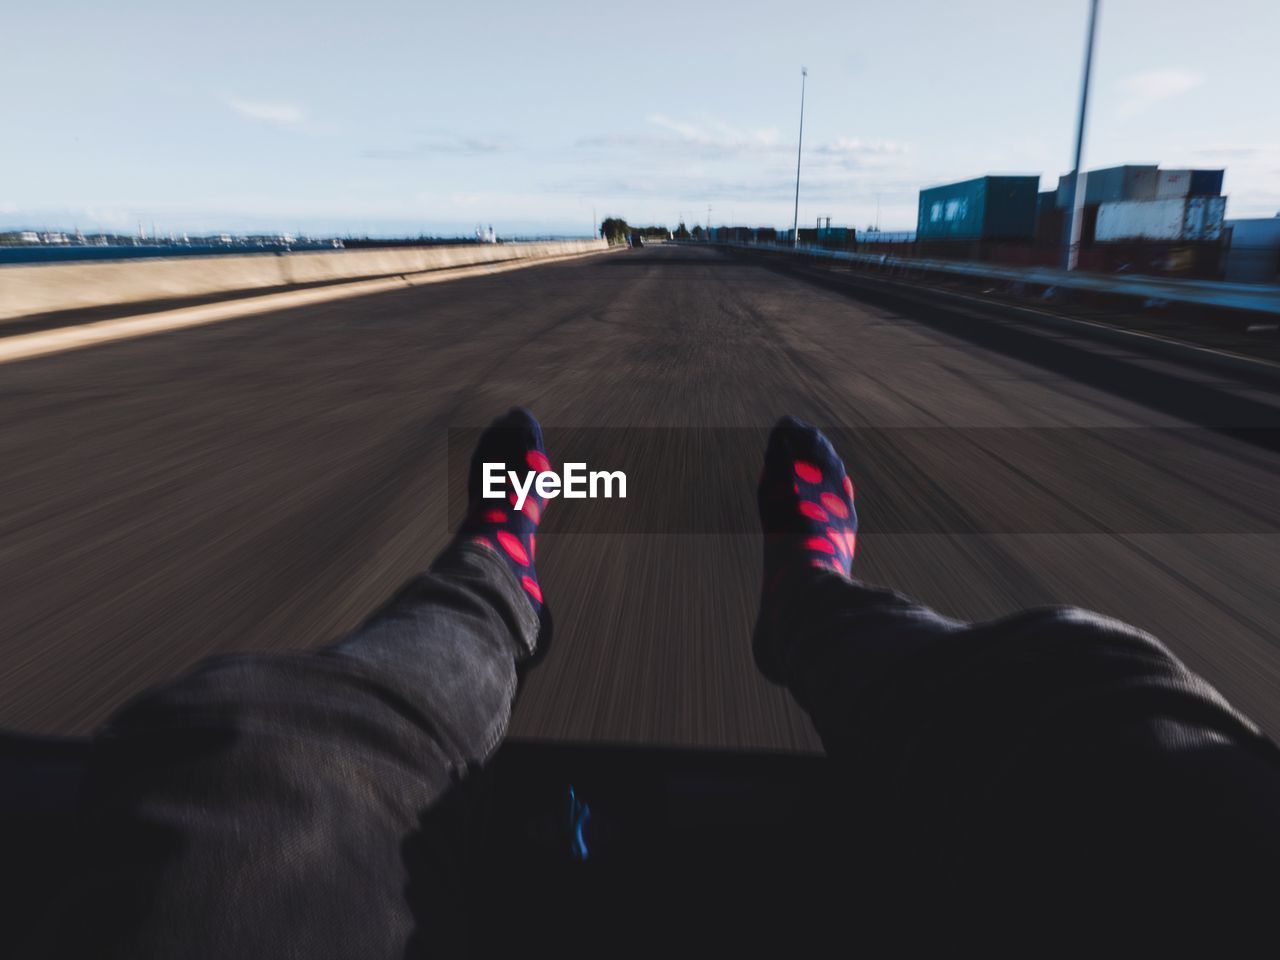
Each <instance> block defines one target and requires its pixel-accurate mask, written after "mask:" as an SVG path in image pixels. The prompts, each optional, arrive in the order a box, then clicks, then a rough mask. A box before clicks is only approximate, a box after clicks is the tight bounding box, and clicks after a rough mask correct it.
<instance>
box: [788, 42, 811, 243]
mask: <svg viewBox="0 0 1280 960" xmlns="http://www.w3.org/2000/svg"><path fill="white" fill-rule="evenodd" d="M808 76H809V68H808V67H801V68H800V136H799V137H798V138H797V139H796V208H795V212H794V213H793V214H792V216H791V245H792V246H793V247H798V246H799V245H800V151H801V150H802V149H803V148H804V84H805V78H806V77H808Z"/></svg>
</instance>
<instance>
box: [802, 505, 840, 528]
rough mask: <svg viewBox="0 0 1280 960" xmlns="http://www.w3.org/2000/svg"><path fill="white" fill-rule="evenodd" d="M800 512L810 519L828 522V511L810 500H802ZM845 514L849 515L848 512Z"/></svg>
mask: <svg viewBox="0 0 1280 960" xmlns="http://www.w3.org/2000/svg"><path fill="white" fill-rule="evenodd" d="M800 513H801V514H802V515H803V516H806V517H808V518H809V519H810V520H817V521H818V522H819V523H826V522H827V512H826V511H825V510H823V509H822V508H821V507H820V506H818V505H817V504H816V503H812V502H811V501H809V500H801V501H800ZM845 515H846V516H848V514H847V513H846V514H845Z"/></svg>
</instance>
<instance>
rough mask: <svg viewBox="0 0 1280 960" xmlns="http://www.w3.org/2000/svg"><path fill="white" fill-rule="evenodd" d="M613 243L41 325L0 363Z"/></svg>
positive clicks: (12, 343)
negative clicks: (67, 323)
mask: <svg viewBox="0 0 1280 960" xmlns="http://www.w3.org/2000/svg"><path fill="white" fill-rule="evenodd" d="M616 249H620V248H618V247H610V248H608V249H606V250H591V251H588V252H587V253H569V254H564V255H562V256H558V257H537V258H534V257H528V258H522V259H519V260H509V261H506V262H502V263H484V264H475V265H471V266H465V267H451V268H447V269H443V270H430V271H427V272H424V273H406V274H398V275H396V276H393V277H378V278H376V279H373V280H357V281H355V282H354V283H335V284H331V285H329V286H324V287H314V288H311V289H308V290H286V291H284V292H282V293H268V294H265V295H262V296H256V297H242V298H239V299H236V300H226V301H221V302H218V303H209V304H204V305H203V306H199V307H181V308H179V309H177V310H164V311H161V312H159V313H147V314H139V315H135V316H132V317H116V318H115V319H113V320H99V321H97V322H95V323H85V324H81V325H80V326H76V327H59V328H58V329H56V330H42V331H39V332H37V333H22V334H18V335H16V336H12V337H0V364H4V363H15V362H17V361H19V360H32V359H35V358H36V357H47V356H50V355H51V354H56V353H65V352H66V351H69V350H81V349H84V348H85V347H96V346H99V345H100V344H104V343H115V342H116V341H119V340H133V339H135V338H137V337H147V336H151V335H152V334H157V333H169V332H171V331H174V330H184V329H186V328H188V327H200V326H205V325H206V324H210V323H220V322H222V321H223V320H234V319H236V318H238V317H249V316H253V315H254V314H257V313H269V312H274V311H277V310H292V309H294V308H296V307H305V306H309V305H311V304H315V303H328V302H330V301H333V300H349V299H351V298H353V297H367V296H369V295H371V294H375V293H386V292H388V291H391V290H402V289H404V288H406V287H421V286H426V285H427V284H431V283H445V282H446V281H449V280H460V279H463V278H464V277H476V276H483V275H486V274H493V273H505V272H506V271H508V270H520V269H523V268H524V267H536V266H539V265H541V264H544V263H558V262H561V261H564V260H577V259H578V258H580V257H594V256H597V255H598V254H601V253H608V252H610V251H611V250H616ZM0 330H3V325H2V324H0Z"/></svg>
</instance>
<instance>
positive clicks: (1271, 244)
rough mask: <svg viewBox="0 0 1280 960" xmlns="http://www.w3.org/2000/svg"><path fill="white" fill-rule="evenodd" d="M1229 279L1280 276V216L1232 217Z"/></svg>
mask: <svg viewBox="0 0 1280 960" xmlns="http://www.w3.org/2000/svg"><path fill="white" fill-rule="evenodd" d="M1226 229H1227V230H1229V231H1230V235H1231V240H1230V242H1231V246H1230V248H1229V249H1228V250H1227V279H1228V280H1236V281H1239V282H1241V283H1275V282H1276V281H1277V280H1280V216H1276V217H1265V218H1258V219H1250V220H1228V221H1227V222H1226Z"/></svg>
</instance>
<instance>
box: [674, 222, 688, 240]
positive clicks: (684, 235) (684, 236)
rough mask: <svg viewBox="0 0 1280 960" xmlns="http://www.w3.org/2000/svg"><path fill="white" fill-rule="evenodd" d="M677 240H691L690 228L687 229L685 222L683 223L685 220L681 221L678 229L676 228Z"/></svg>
mask: <svg viewBox="0 0 1280 960" xmlns="http://www.w3.org/2000/svg"><path fill="white" fill-rule="evenodd" d="M675 238H676V239H677V240H688V239H689V228H688V227H686V226H685V225H684V221H683V220H681V221H680V225H679V226H678V227H676V235H675Z"/></svg>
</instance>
